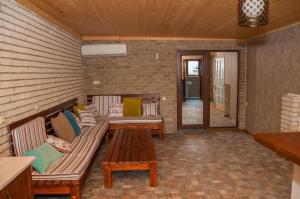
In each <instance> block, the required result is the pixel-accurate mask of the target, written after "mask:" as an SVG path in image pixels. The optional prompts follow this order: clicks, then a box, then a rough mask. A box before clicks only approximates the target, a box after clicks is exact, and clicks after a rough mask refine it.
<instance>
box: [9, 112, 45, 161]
mask: <svg viewBox="0 0 300 199" xmlns="http://www.w3.org/2000/svg"><path fill="white" fill-rule="evenodd" d="M11 135H12V139H13V143H14V151H15V155H16V156H23V155H24V153H25V152H26V151H28V150H31V149H34V148H37V147H38V146H39V145H41V144H43V143H44V142H45V139H46V138H47V135H46V126H45V119H44V118H43V117H38V118H36V119H34V120H32V121H30V122H27V123H25V124H23V125H21V126H19V127H18V128H15V129H12V130H11Z"/></svg>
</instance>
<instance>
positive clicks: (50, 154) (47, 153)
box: [25, 143, 63, 173]
mask: <svg viewBox="0 0 300 199" xmlns="http://www.w3.org/2000/svg"><path fill="white" fill-rule="evenodd" d="M62 155H63V154H62V153H60V152H59V151H58V150H56V149H55V148H54V147H53V146H51V145H50V144H48V143H44V144H42V145H40V146H39V147H38V148H36V149H33V150H29V151H26V153H25V156H34V157H35V160H34V162H33V163H32V167H33V168H35V170H37V171H38V172H39V173H44V172H45V171H46V169H47V168H48V167H49V166H50V165H51V164H52V163H53V162H55V161H56V160H58V159H59V158H60V157H61V156H62Z"/></svg>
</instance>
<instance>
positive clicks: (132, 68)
mask: <svg viewBox="0 0 300 199" xmlns="http://www.w3.org/2000/svg"><path fill="white" fill-rule="evenodd" d="M89 43H92V42H89ZM98 43H99V42H98ZM101 43H126V44H127V53H128V55H127V56H123V57H122V56H98V57H85V58H83V64H84V66H85V67H86V68H85V70H84V74H85V80H86V88H85V89H86V93H87V94H120V93H160V95H161V96H165V97H166V98H167V100H166V101H163V102H161V114H162V116H163V117H164V119H165V123H166V132H167V133H174V132H176V130H177V96H176V95H177V94H176V90H177V88H176V51H177V50H241V54H240V68H239V97H238V98H239V113H238V115H239V128H241V129H244V125H245V120H244V118H245V109H244V105H245V96H246V93H245V92H246V89H245V86H246V83H245V46H244V44H243V43H239V42H237V41H234V40H198V41H106V42H101ZM156 52H158V53H159V60H156V59H155V53H156ZM93 80H99V81H100V85H93V84H92V82H93Z"/></svg>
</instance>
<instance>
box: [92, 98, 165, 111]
mask: <svg viewBox="0 0 300 199" xmlns="http://www.w3.org/2000/svg"><path fill="white" fill-rule="evenodd" d="M123 98H141V99H142V108H143V112H144V115H145V114H149V115H150V114H151V115H160V95H159V94H114V95H109V94H107V95H87V103H88V104H95V106H96V108H97V110H98V112H99V114H100V115H101V116H107V115H108V114H109V106H110V105H111V104H113V103H121V102H122V99H123Z"/></svg>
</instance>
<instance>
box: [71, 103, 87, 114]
mask: <svg viewBox="0 0 300 199" xmlns="http://www.w3.org/2000/svg"><path fill="white" fill-rule="evenodd" d="M85 109H86V105H84V104H78V105H77V106H73V112H74V113H75V114H76V115H77V116H79V113H78V110H85Z"/></svg>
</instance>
